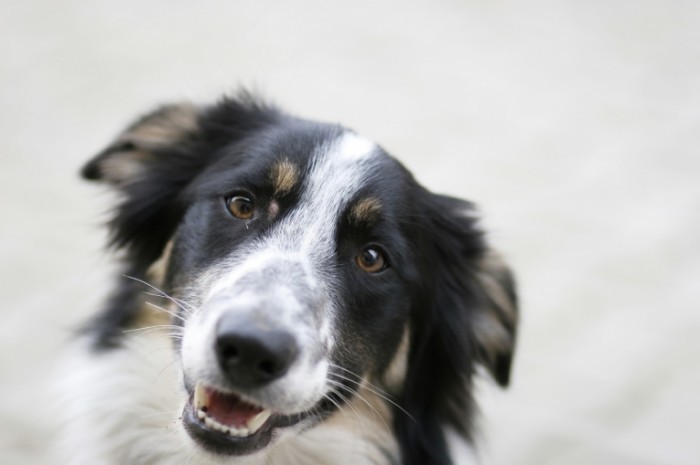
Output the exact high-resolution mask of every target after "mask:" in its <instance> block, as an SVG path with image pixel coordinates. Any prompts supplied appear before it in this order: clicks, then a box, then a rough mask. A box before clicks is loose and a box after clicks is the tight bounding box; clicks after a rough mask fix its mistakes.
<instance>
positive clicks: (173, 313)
mask: <svg viewBox="0 0 700 465" xmlns="http://www.w3.org/2000/svg"><path fill="white" fill-rule="evenodd" d="M146 305H150V306H151V307H153V308H156V309H158V310H160V311H162V312H165V313H167V314H168V315H170V316H172V317H173V318H177V319H178V320H180V321H182V322H183V323H185V322H186V321H187V320H186V319H185V318H184V317H182V316H181V315H178V314H177V313H175V312H171V311H170V310H167V309H165V308H163V307H159V306H158V305H156V304H154V303H153V302H148V301H146Z"/></svg>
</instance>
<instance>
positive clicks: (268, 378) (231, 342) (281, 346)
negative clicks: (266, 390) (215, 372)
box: [216, 315, 299, 389]
mask: <svg viewBox="0 0 700 465" xmlns="http://www.w3.org/2000/svg"><path fill="white" fill-rule="evenodd" d="M298 352H299V350H298V347H297V344H296V340H295V339H294V337H293V336H292V335H291V334H289V333H288V332H285V331H280V330H272V329H262V328H259V327H256V326H255V325H253V324H251V323H250V322H246V321H241V319H240V318H237V317H235V316H234V315H224V316H223V317H222V318H221V319H220V320H219V322H218V324H217V326H216V356H217V359H218V362H219V367H220V368H221V370H222V371H223V373H224V375H225V376H226V378H227V379H228V380H229V381H230V382H231V383H232V384H233V385H234V386H236V387H240V388H247V389H252V388H256V387H261V386H263V385H265V384H267V383H270V382H272V381H274V380H275V379H278V378H281V377H282V376H284V374H285V373H287V370H289V367H290V366H291V365H292V363H293V362H294V360H295V359H296V357H297V353H298Z"/></svg>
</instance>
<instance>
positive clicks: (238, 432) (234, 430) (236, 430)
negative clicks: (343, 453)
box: [228, 428, 251, 438]
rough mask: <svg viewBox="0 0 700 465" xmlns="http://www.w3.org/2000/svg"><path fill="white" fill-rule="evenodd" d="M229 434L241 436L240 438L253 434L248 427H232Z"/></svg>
mask: <svg viewBox="0 0 700 465" xmlns="http://www.w3.org/2000/svg"><path fill="white" fill-rule="evenodd" d="M228 434H230V435H231V436H236V437H239V438H242V437H245V436H250V435H251V433H250V432H249V431H248V429H247V428H231V429H230V430H229V432H228Z"/></svg>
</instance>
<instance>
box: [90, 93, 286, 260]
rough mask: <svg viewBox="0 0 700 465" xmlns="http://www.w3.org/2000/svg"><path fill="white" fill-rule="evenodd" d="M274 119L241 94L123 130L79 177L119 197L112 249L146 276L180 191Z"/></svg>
mask: <svg viewBox="0 0 700 465" xmlns="http://www.w3.org/2000/svg"><path fill="white" fill-rule="evenodd" d="M279 116H280V112H279V111H278V110H277V109H276V108H274V107H273V106H270V105H267V104H265V103H262V102H260V101H259V100H258V99H256V97H255V96H253V95H252V94H249V93H247V92H245V91H240V92H238V93H237V94H236V95H235V96H233V97H227V98H224V99H223V100H222V101H220V102H218V103H217V104H215V105H212V106H209V107H198V106H195V105H193V104H190V103H180V104H173V105H166V106H162V107H160V108H157V109H156V110H154V111H152V112H150V113H148V114H146V115H145V116H143V117H141V118H139V119H138V120H136V121H135V122H134V123H133V124H131V125H129V126H128V127H127V128H126V129H125V130H124V131H123V132H122V133H121V134H119V135H118V136H117V137H116V139H115V140H114V142H112V143H111V144H109V145H108V146H107V148H106V149H104V150H103V151H102V152H100V153H99V154H98V155H97V156H95V157H94V158H93V159H92V160H90V161H89V162H88V163H87V164H86V165H85V167H84V168H83V170H82V175H83V177H84V178H86V179H89V180H93V181H100V182H105V183H107V184H108V185H111V186H113V187H114V188H116V189H117V191H118V192H119V193H120V194H121V201H120V203H119V204H118V205H117V207H116V209H115V211H114V216H113V218H112V221H111V222H110V230H111V244H112V245H113V246H115V247H117V248H124V249H126V251H127V258H128V260H129V262H130V263H131V265H132V266H133V267H135V268H136V269H143V270H145V269H146V268H148V266H149V265H150V264H151V263H153V262H154V261H155V260H156V259H157V258H158V257H159V256H160V255H161V253H162V251H163V249H164V247H165V244H166V243H167V241H168V240H169V239H170V237H171V236H172V234H173V232H174V230H175V227H176V225H177V222H178V221H179V219H180V217H181V215H182V213H183V212H184V208H185V205H183V204H182V202H181V198H180V193H181V192H182V191H183V190H184V189H185V188H186V186H187V185H188V184H189V183H190V182H191V181H192V179H194V178H195V177H196V176H197V175H198V174H199V173H201V172H202V170H203V169H204V168H205V167H206V166H207V165H208V164H210V163H211V162H212V159H213V158H214V157H216V156H219V155H218V154H220V152H221V151H220V149H221V148H222V147H224V146H227V145H229V144H233V143H235V142H238V141H240V140H241V139H243V138H244V137H246V136H248V135H250V134H251V132H253V131H255V130H257V129H259V128H261V127H263V126H265V125H268V124H270V123H271V122H273V121H275V120H276V119H277V118H278V117H279Z"/></svg>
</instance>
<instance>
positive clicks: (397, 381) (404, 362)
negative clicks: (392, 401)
mask: <svg viewBox="0 0 700 465" xmlns="http://www.w3.org/2000/svg"><path fill="white" fill-rule="evenodd" d="M410 343H411V335H410V331H409V329H408V326H406V327H405V328H404V330H403V336H402V337H401V342H400V343H399V348H398V349H397V350H396V353H395V354H394V358H393V359H392V360H391V363H390V364H389V367H388V368H387V369H386V371H385V372H384V375H383V377H382V381H383V383H384V385H385V386H386V387H387V388H388V389H389V390H390V391H391V392H392V393H394V394H398V393H399V392H400V390H401V387H402V386H403V382H404V378H405V377H406V369H407V368H408V350H409V348H410Z"/></svg>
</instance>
